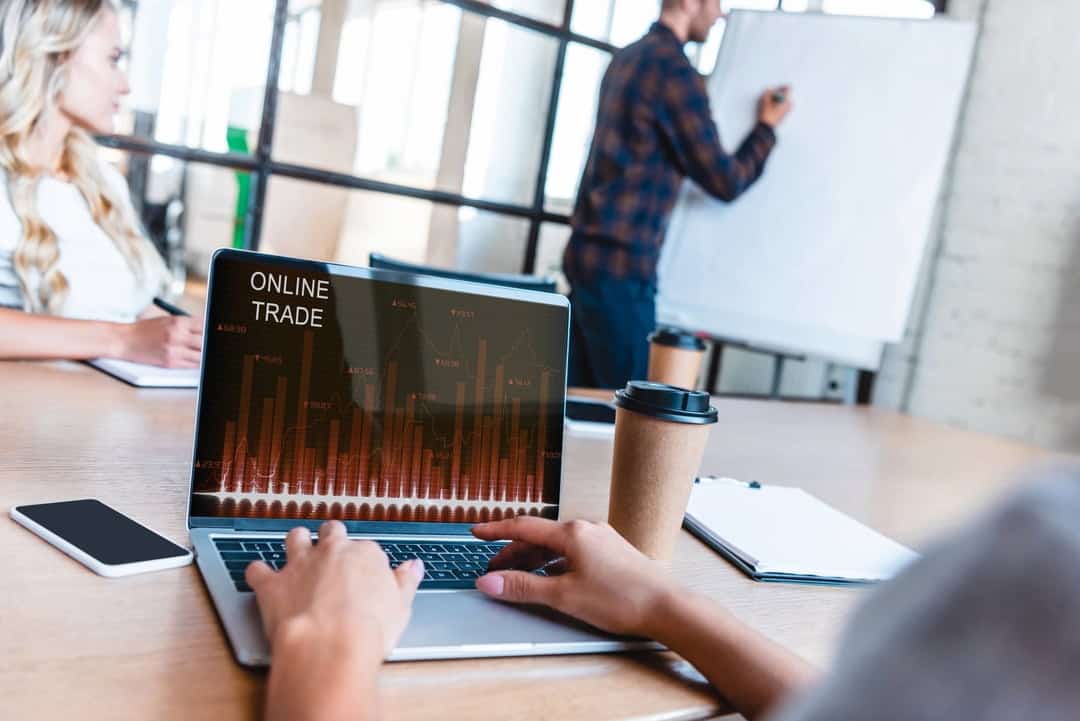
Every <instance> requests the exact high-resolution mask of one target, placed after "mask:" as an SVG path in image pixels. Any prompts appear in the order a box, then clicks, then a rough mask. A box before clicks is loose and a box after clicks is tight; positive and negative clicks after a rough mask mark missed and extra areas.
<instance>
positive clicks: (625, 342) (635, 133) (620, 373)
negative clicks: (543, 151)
mask: <svg viewBox="0 0 1080 721" xmlns="http://www.w3.org/2000/svg"><path fill="white" fill-rule="evenodd" d="M721 15H722V12H721V10H720V0H664V3H663V12H662V13H661V15H660V20H659V21H658V22H656V23H654V24H653V26H652V28H650V30H649V32H648V33H647V34H646V35H645V36H644V37H643V38H641V39H640V40H638V41H637V42H636V43H634V44H632V45H629V46H628V47H626V48H624V49H623V50H621V51H619V52H618V53H616V54H615V56H614V58H612V61H611V65H610V66H609V67H608V70H607V73H606V74H605V75H604V80H603V82H602V83H601V86H600V106H599V110H598V113H597V119H596V133H595V135H594V137H593V142H592V148H591V150H590V151H589V160H588V164H587V165H586V167H585V173H584V175H583V176H582V179H581V187H580V190H579V191H578V198H577V203H576V205H575V208H574V215H573V218H572V221H571V222H572V225H573V235H572V236H571V238H570V243H569V245H568V246H567V248H566V254H565V255H564V257H563V270H564V272H565V273H566V277H567V279H568V280H569V281H570V286H571V294H570V300H571V303H572V305H573V328H572V331H571V351H570V373H569V383H570V385H572V386H581V387H593V388H617V387H620V386H622V385H625V383H626V382H627V381H628V380H631V379H644V378H645V375H646V372H647V367H648V354H649V349H648V343H647V341H646V336H647V335H648V334H649V333H650V332H652V330H653V329H654V327H655V325H656V302H655V298H656V264H657V261H658V259H659V256H660V245H661V243H662V242H663V239H664V233H665V231H666V230H667V223H668V220H669V217H670V215H671V211H672V209H673V207H674V205H675V200H676V197H677V195H678V191H679V186H680V184H681V183H682V180H683V178H685V177H689V178H691V179H692V180H694V182H696V183H697V184H698V185H700V186H701V187H702V188H703V189H704V190H705V192H707V193H709V194H710V195H712V196H714V197H716V198H719V199H721V200H725V201H733V200H735V199H736V198H737V197H738V196H739V195H741V194H742V193H743V192H744V191H745V190H746V189H747V188H749V187H750V186H751V185H752V184H753V183H754V181H755V180H757V179H758V177H759V176H760V175H761V172H762V170H763V169H764V167H765V160H766V158H768V156H769V153H770V152H771V151H772V148H773V146H774V145H775V144H776V135H775V134H774V132H773V129H774V128H775V127H776V126H777V125H778V124H779V123H780V122H781V121H782V120H783V119H784V117H785V116H786V115H787V114H788V112H789V111H790V110H791V101H790V99H789V97H788V95H789V93H788V88H770V89H768V90H766V91H765V93H764V95H763V96H762V98H761V100H760V102H759V105H758V123H757V125H756V126H755V127H754V129H753V131H751V132H750V134H749V135H748V136H747V137H746V139H745V140H744V141H743V143H742V145H740V146H739V148H738V150H737V151H736V152H735V154H734V155H729V154H728V153H727V152H725V150H724V148H723V147H722V146H721V144H720V138H719V135H718V133H717V130H716V124H715V123H714V121H713V117H712V111H711V109H710V107H709V97H708V94H707V93H706V89H705V81H704V79H703V78H702V77H701V75H700V74H699V73H698V72H697V70H696V69H695V68H694V66H693V65H691V64H690V61H689V60H688V59H687V57H686V55H685V53H684V52H683V46H684V45H685V44H686V43H687V42H698V43H703V42H705V40H706V39H707V38H708V36H709V31H710V30H711V29H712V26H713V25H714V24H715V23H716V21H717V20H718V19H719V18H720V17H721Z"/></svg>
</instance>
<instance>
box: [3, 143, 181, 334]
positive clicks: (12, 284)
mask: <svg viewBox="0 0 1080 721" xmlns="http://www.w3.org/2000/svg"><path fill="white" fill-rule="evenodd" d="M100 165H101V169H102V173H103V174H104V176H105V182H107V183H109V185H110V186H111V187H112V188H113V190H114V191H115V192H116V194H117V195H118V197H120V198H121V199H122V200H121V202H122V203H124V207H123V208H122V212H123V213H125V214H126V215H127V216H128V217H129V218H134V216H135V210H134V208H133V207H132V205H131V197H130V193H129V190H128V187H127V183H126V182H125V180H124V176H122V175H121V174H120V172H119V171H117V170H116V168H114V167H113V166H112V165H110V164H109V163H107V162H105V161H101V163H100ZM37 202H38V209H39V212H40V213H41V217H42V219H43V220H44V221H45V223H46V224H47V225H48V226H49V227H50V228H51V229H52V231H53V232H54V233H56V237H57V239H58V242H59V246H60V257H59V260H58V261H57V262H58V265H59V268H60V271H61V272H62V273H63V274H64V277H65V278H67V281H68V285H69V286H70V290H69V293H68V297H67V300H66V301H65V303H64V307H63V308H62V309H61V310H60V315H62V316H65V317H67V318H81V319H87V320H108V321H114V322H120V323H130V322H132V321H134V320H135V319H136V318H137V317H138V315H139V314H140V313H141V312H142V311H143V310H144V309H145V308H146V307H147V306H148V305H149V304H150V302H151V301H152V300H153V298H154V295H155V293H156V292H157V291H158V290H159V289H160V283H159V281H158V279H157V278H155V277H154V275H153V274H152V273H150V272H147V274H146V275H145V276H144V278H143V281H142V283H139V282H138V281H137V280H136V278H135V274H134V273H133V272H132V271H131V268H130V266H129V265H128V263H127V261H126V260H125V259H124V256H123V255H122V254H121V253H120V250H119V249H118V248H117V247H116V244H115V243H114V242H113V240H112V239H111V238H110V237H109V236H108V235H106V234H105V231H104V230H102V229H101V227H100V226H99V225H98V224H97V223H95V222H94V218H93V216H92V215H91V214H90V208H89V206H88V205H87V204H86V201H85V200H84V199H83V197H82V195H81V194H80V193H79V191H78V189H77V188H76V187H75V186H74V185H72V184H71V183H67V182H64V181H62V180H57V179H56V178H49V177H46V178H42V180H41V182H40V183H39V184H38V196H37ZM21 235H22V225H21V223H20V222H19V219H18V217H17V216H16V215H15V210H14V209H13V208H12V207H11V197H10V195H9V193H8V191H7V174H6V173H5V172H3V171H2V170H0V306H6V307H12V308H22V307H23V306H24V302H23V301H24V299H23V294H22V288H21V287H20V285H19V279H18V276H16V275H15V267H14V254H15V246H16V245H17V243H18V242H19V238H20V237H21ZM146 242H149V241H146ZM35 275H36V274H35ZM32 282H33V283H35V284H36V283H37V282H38V278H36V277H35V278H33V279H32ZM35 290H36V288H35Z"/></svg>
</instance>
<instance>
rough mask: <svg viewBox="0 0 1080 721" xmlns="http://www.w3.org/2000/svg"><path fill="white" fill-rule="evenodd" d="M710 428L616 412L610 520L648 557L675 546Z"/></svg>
mask: <svg viewBox="0 0 1080 721" xmlns="http://www.w3.org/2000/svg"><path fill="white" fill-rule="evenodd" d="M710 429H711V426H709V425H694V424H687V423H676V422H672V421H666V420H660V419H656V418H652V417H649V416H646V415H644V414H641V413H635V412H634V411H630V410H626V409H624V408H617V409H616V411H615V457H614V463H613V464H612V471H611V500H610V503H609V505H608V523H610V524H611V525H612V526H613V527H614V528H615V530H616V531H618V532H619V533H620V534H621V535H622V536H623V538H625V539H626V540H628V541H629V542H630V543H632V544H633V545H634V546H635V547H637V549H638V550H640V551H641V552H642V553H644V554H645V555H647V556H649V557H650V558H654V559H657V560H668V559H670V558H671V555H672V553H673V552H674V550H675V542H676V540H677V539H678V537H679V529H681V528H682V521H683V514H684V513H685V512H686V504H687V503H688V502H689V500H690V489H691V487H692V486H693V483H694V478H695V476H696V475H697V472H698V469H699V468H700V467H701V459H702V456H703V455H704V453H705V444H706V442H707V441H708V439H709V431H710Z"/></svg>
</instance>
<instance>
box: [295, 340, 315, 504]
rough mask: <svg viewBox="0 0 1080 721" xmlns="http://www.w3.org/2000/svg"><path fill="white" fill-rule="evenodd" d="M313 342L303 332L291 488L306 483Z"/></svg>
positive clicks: (301, 486) (298, 487) (303, 485)
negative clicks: (296, 468) (294, 464)
mask: <svg viewBox="0 0 1080 721" xmlns="http://www.w3.org/2000/svg"><path fill="white" fill-rule="evenodd" d="M314 343H315V336H314V334H313V333H312V331H310V330H309V331H305V332H304V351H303V356H302V357H301V358H302V360H301V361H300V402H299V403H298V404H297V406H296V415H297V421H296V451H295V453H294V454H293V462H294V463H296V464H297V466H298V467H299V468H300V472H299V473H293V489H294V492H295V489H301V488H304V487H305V485H306V484H307V483H308V477H307V473H308V472H310V470H309V469H305V466H306V465H307V454H306V450H305V449H306V448H307V412H308V407H307V406H308V393H310V391H311V353H312V349H313V345H314Z"/></svg>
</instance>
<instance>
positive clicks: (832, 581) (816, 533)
mask: <svg viewBox="0 0 1080 721" xmlns="http://www.w3.org/2000/svg"><path fill="white" fill-rule="evenodd" d="M683 526H684V527H685V528H686V529H687V530H688V531H690V533H692V534H694V535H695V536H697V537H698V538H699V539H701V540H702V541H703V542H704V543H705V544H706V545H708V546H709V547H711V548H713V549H714V550H715V551H717V552H718V553H719V554H720V555H722V556H723V557H724V558H726V559H727V560H728V561H730V562H731V563H732V564H734V565H735V566H736V567H737V568H739V570H741V571H742V572H743V573H745V574H746V575H747V576H749V577H750V578H752V579H753V580H755V581H762V582H769V583H799V584H810V585H818V586H861V585H867V584H872V583H878V582H881V581H886V580H888V579H890V578H892V577H893V576H895V575H896V574H897V573H899V572H900V571H901V570H902V569H903V568H905V567H906V566H907V565H908V564H910V563H912V562H913V561H915V560H917V559H918V557H919V556H918V554H916V553H915V552H914V551H912V550H911V549H909V548H907V547H905V546H903V545H901V544H899V543H897V542H896V541H893V540H892V539H890V538H887V537H886V536H884V535H882V534H880V533H878V532H877V531H875V530H873V529H871V528H869V527H867V526H865V525H863V524H862V523H859V522H858V521H856V520H855V519H853V518H851V517H850V516H848V515H846V514H844V513H841V512H840V511H838V510H836V509H835V508H833V507H832V506H829V505H828V504H826V503H824V502H822V501H820V500H819V499H817V498H815V497H814V496H812V495H810V494H809V493H806V492H805V491H803V490H802V489H799V488H788V487H782V486H764V485H762V484H760V483H757V482H751V483H745V482H742V481H737V480H734V479H731V478H715V477H707V478H699V479H698V480H697V481H695V483H694V488H693V490H692V491H691V494H690V502H689V504H688V505H687V510H686V515H685V516H684V519H683Z"/></svg>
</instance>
